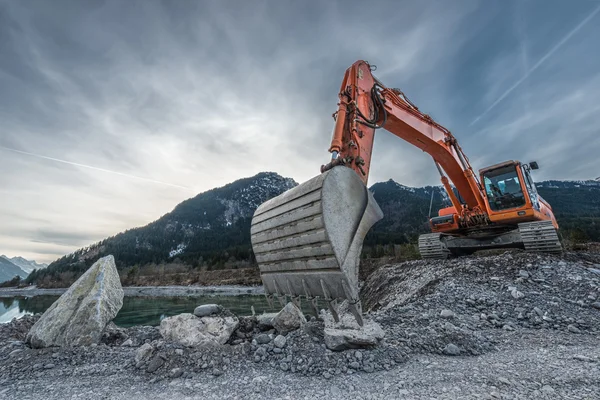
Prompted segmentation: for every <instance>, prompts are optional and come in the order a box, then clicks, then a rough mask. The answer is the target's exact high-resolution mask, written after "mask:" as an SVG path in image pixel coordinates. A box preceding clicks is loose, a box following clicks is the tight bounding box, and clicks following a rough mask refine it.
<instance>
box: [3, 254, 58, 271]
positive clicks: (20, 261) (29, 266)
mask: <svg viewBox="0 0 600 400" xmlns="http://www.w3.org/2000/svg"><path fill="white" fill-rule="evenodd" d="M0 257H1V258H4V259H5V260H8V261H10V262H11V263H13V264H14V265H16V266H18V267H19V268H21V269H22V270H23V271H25V272H27V273H28V274H29V273H30V272H31V271H33V270H34V269H42V268H46V267H47V266H48V264H44V263H37V262H35V261H33V260H26V259H24V258H23V257H19V256H17V257H12V258H8V257H7V256H5V255H2V256H0Z"/></svg>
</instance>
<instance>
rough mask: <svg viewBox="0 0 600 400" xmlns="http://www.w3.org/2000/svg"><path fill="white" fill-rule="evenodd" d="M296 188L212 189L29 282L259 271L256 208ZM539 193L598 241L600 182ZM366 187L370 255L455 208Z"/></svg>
mask: <svg viewBox="0 0 600 400" xmlns="http://www.w3.org/2000/svg"><path fill="white" fill-rule="evenodd" d="M296 185H297V184H296V182H294V181H293V180H292V179H290V178H284V177H281V176H279V175H277V174H275V173H272V172H268V173H260V174H258V175H256V176H254V177H251V178H245V179H240V180H238V181H235V182H233V183H230V184H228V185H226V186H223V187H221V188H216V189H212V190H209V191H207V192H205V193H201V194H199V195H197V196H196V197H194V198H191V199H189V200H186V201H184V202H182V203H180V204H179V205H178V206H176V207H175V208H174V209H173V211H171V212H170V213H168V214H165V215H164V216H163V217H161V218H159V219H158V220H156V221H155V222H152V223H150V224H148V225H146V226H144V227H141V228H135V229H130V230H128V231H125V232H123V233H120V234H118V235H116V236H113V237H110V238H107V239H105V240H102V241H101V242H98V243H96V244H93V245H91V246H89V247H86V248H83V249H80V250H78V251H76V252H74V253H72V254H69V255H67V256H64V257H62V258H60V259H59V260H57V261H55V262H53V263H52V264H50V266H48V268H46V269H42V270H38V271H35V272H33V273H32V274H30V276H29V278H28V279H27V281H28V282H36V283H40V282H42V281H43V280H46V281H61V280H62V281H63V282H64V281H72V280H73V279H74V278H76V277H77V276H79V274H81V273H82V272H83V271H85V269H87V267H89V266H90V265H91V264H92V263H93V262H94V261H95V260H97V259H98V258H99V257H101V256H104V255H107V254H113V255H114V256H115V260H116V262H117V267H118V268H119V270H120V271H122V272H123V271H129V272H132V271H135V270H136V269H144V268H145V269H146V270H152V271H155V273H156V274H159V275H160V274H165V267H164V265H167V264H168V265H169V268H171V269H173V268H177V266H178V265H181V266H183V267H184V268H183V269H182V270H181V271H180V272H183V271H186V268H188V269H189V268H200V269H203V270H204V269H220V268H239V267H244V266H252V265H255V262H254V256H253V254H252V249H251V245H250V221H251V218H252V214H253V213H254V210H255V209H256V207H258V205H260V204H261V203H263V202H264V201H266V200H268V199H269V198H272V197H275V196H277V195H279V194H281V193H283V192H285V191H286V190H288V189H290V188H292V187H294V186H296ZM537 187H538V191H539V193H540V195H541V196H542V197H543V198H545V199H546V200H547V201H548V202H549V203H550V204H552V207H553V209H554V212H555V214H556V216H557V218H558V222H559V224H560V226H561V233H562V235H563V236H564V237H568V238H571V239H573V240H594V241H600V182H597V181H593V180H590V181H545V182H540V183H538V184H537ZM369 189H370V190H371V191H372V192H373V195H374V197H375V200H376V201H377V203H378V204H379V206H380V207H381V208H382V210H383V212H384V218H383V219H382V220H381V221H379V222H378V223H377V224H375V225H374V226H373V228H372V229H371V231H370V232H369V234H368V235H367V237H366V239H365V251H370V250H369V249H370V248H371V249H372V248H374V247H381V246H380V245H389V244H402V243H415V242H416V240H417V238H418V235H419V234H421V233H426V232H428V231H429V227H428V223H427V221H428V216H429V215H432V216H434V215H436V214H437V210H439V209H440V208H443V207H447V206H449V205H450V202H449V200H448V197H447V195H446V193H445V191H444V190H443V188H442V187H441V186H426V187H422V188H411V187H407V186H404V185H401V184H399V183H396V182H394V181H393V180H389V181H387V182H380V183H376V184H374V185H372V186H371V187H370V188H369ZM432 194H433V196H432ZM430 203H431V211H430ZM368 254H369V255H373V254H379V253H378V252H372V251H371V252H369V253H368ZM161 265H162V267H161Z"/></svg>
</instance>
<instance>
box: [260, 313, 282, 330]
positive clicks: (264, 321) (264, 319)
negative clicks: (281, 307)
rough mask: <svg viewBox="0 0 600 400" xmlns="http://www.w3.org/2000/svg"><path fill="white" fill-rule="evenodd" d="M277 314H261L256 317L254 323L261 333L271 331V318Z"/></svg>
mask: <svg viewBox="0 0 600 400" xmlns="http://www.w3.org/2000/svg"><path fill="white" fill-rule="evenodd" d="M277 314H278V313H263V314H260V315H257V316H256V322H257V323H258V329H260V330H261V331H268V330H270V329H273V318H275V317H276V316H277Z"/></svg>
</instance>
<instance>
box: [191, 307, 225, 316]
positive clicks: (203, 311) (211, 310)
mask: <svg viewBox="0 0 600 400" xmlns="http://www.w3.org/2000/svg"><path fill="white" fill-rule="evenodd" d="M221 311H223V307H221V306H220V305H218V304H202V305H201V306H198V307H196V308H195V309H194V315H195V316H196V317H208V316H209V315H214V314H219V313H220V312H221Z"/></svg>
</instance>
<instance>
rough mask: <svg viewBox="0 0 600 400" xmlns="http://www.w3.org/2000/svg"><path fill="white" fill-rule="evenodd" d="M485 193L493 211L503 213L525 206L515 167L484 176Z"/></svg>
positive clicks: (490, 172) (497, 170) (489, 172)
mask: <svg viewBox="0 0 600 400" xmlns="http://www.w3.org/2000/svg"><path fill="white" fill-rule="evenodd" d="M483 181H484V185H485V193H486V195H487V198H488V201H489V203H490V208H491V210H492V211H502V210H508V209H511V208H516V207H522V206H524V205H525V196H524V195H523V189H522V186H521V182H520V180H519V175H518V174H517V169H516V167H515V166H514V165H509V166H506V167H502V168H498V169H494V170H492V171H487V172H485V173H484V174H483Z"/></svg>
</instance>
